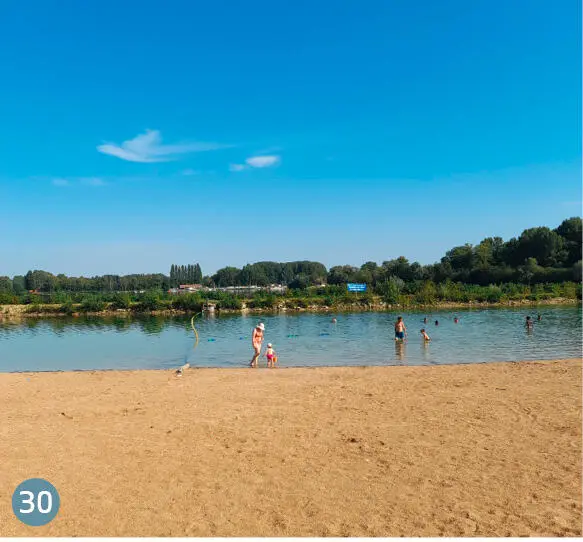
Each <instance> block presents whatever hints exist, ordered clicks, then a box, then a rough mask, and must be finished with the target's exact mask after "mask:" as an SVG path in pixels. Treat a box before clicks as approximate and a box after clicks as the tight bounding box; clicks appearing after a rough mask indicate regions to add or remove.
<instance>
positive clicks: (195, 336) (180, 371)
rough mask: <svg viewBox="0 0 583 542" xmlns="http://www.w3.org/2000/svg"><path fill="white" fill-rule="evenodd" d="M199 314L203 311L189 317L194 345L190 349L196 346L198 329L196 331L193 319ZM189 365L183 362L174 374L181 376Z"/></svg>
mask: <svg viewBox="0 0 583 542" xmlns="http://www.w3.org/2000/svg"><path fill="white" fill-rule="evenodd" d="M199 314H203V312H198V313H196V314H195V315H194V316H193V317H192V318H191V319H190V327H191V328H192V331H193V332H194V345H193V346H192V349H193V350H195V349H196V347H197V346H198V331H196V328H195V327H194V319H195V318H196V317H197V316H198V315H199ZM189 367H190V363H185V364H184V365H183V366H182V367H179V368H178V369H176V376H182V373H183V372H184V371H185V370H186V369H188V368H189Z"/></svg>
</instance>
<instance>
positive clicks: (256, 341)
mask: <svg viewBox="0 0 583 542" xmlns="http://www.w3.org/2000/svg"><path fill="white" fill-rule="evenodd" d="M264 331H265V326H264V325H263V323H260V324H257V327H256V328H255V329H254V330H253V337H252V339H251V344H252V345H253V351H254V353H253V359H251V367H256V366H257V358H259V355H260V354H261V345H262V344H263V332H264Z"/></svg>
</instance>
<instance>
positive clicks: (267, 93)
mask: <svg viewBox="0 0 583 542" xmlns="http://www.w3.org/2000/svg"><path fill="white" fill-rule="evenodd" d="M0 67H1V73H2V84H0V209H1V212H0V228H1V231H2V235H1V237H0V275H9V276H13V275H15V274H24V273H26V272H27V271H28V270H29V269H44V270H46V271H50V272H52V273H55V274H58V273H65V274H67V275H85V276H93V275H99V274H105V273H113V274H127V273H157V272H164V273H168V272H169V269H170V265H171V264H173V263H175V264H189V263H195V262H199V263H200V265H201V267H202V270H203V273H205V274H212V273H214V272H215V271H216V270H217V269H219V268H220V267H223V266H226V265H234V266H237V267H242V266H243V265H245V264H247V263H253V262H255V261H265V260H269V261H294V260H304V259H305V260H315V261H320V262H322V263H324V264H325V265H326V266H328V267H330V266H333V265H343V264H351V265H357V266H359V265H361V264H362V263H364V262H366V261H376V262H378V263H381V262H382V261H384V260H389V259H392V258H396V257H398V256H405V257H407V258H408V259H409V260H410V261H419V262H420V263H422V264H429V263H433V262H435V261H438V260H439V259H440V258H441V257H442V256H443V255H444V253H445V252H446V251H447V250H449V249H450V248H452V247H453V246H456V245H462V244H464V243H472V244H477V243H479V242H480V241H481V240H482V239H483V238H485V237H488V236H500V237H502V238H504V239H505V240H507V239H509V238H511V237H514V236H517V235H519V234H520V232H521V231H522V230H524V229H525V228H528V227H534V226H543V225H546V226H549V227H553V228H554V227H556V226H558V224H559V223H560V222H561V221H562V220H563V219H564V218H567V217H570V216H580V215H581V7H580V2H579V0H561V1H560V2H557V1H551V0H544V1H543V0H511V1H508V0H472V1H471V2H468V1H467V0H441V1H440V2H435V1H433V0H367V2H354V1H350V2H349V1H342V0H334V1H332V0H321V1H318V2H309V1H303V0H301V1H300V0H294V1H293V2H292V1H282V2H272V1H267V0H265V1H263V0H261V1H259V0H249V1H247V2H238V1H235V0H231V1H224V0H223V1H221V0H215V1H213V2H195V1H177V0H166V1H164V2H162V1H155V2H154V1H148V0H139V1H138V0H125V1H124V2H118V1H113V0H99V1H96V0H87V1H86V2H79V1H77V0H59V1H57V0H42V1H41V0H29V1H27V2H17V1H16V0H13V1H6V2H3V3H2V4H1V5H0Z"/></svg>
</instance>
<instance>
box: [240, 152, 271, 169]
mask: <svg viewBox="0 0 583 542" xmlns="http://www.w3.org/2000/svg"><path fill="white" fill-rule="evenodd" d="M279 161H280V160H279V156H277V155H276V154H272V155H266V156H253V157H252V158H247V160H245V162H246V163H247V165H249V166H251V167H259V168H261V167H273V166H276V165H277V164H279Z"/></svg>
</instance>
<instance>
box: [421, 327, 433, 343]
mask: <svg viewBox="0 0 583 542" xmlns="http://www.w3.org/2000/svg"><path fill="white" fill-rule="evenodd" d="M421 336H422V337H423V340H424V341H430V340H431V339H430V337H429V335H427V333H426V331H425V330H424V329H422V330H421Z"/></svg>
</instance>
